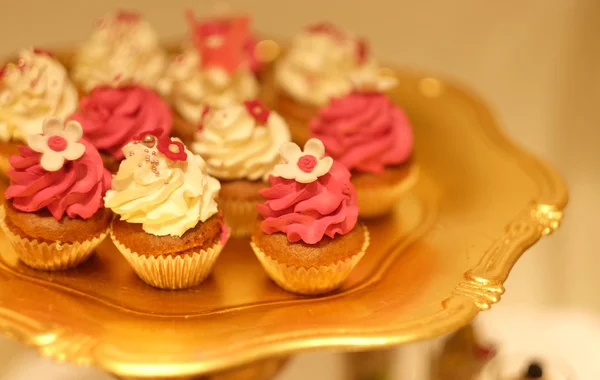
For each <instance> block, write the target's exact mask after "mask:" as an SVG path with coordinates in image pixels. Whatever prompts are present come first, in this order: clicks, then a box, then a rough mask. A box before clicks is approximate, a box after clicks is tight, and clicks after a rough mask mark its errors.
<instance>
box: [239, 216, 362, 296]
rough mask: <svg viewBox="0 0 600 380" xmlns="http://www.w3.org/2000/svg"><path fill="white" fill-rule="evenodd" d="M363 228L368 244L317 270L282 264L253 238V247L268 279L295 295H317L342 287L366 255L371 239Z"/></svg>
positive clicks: (251, 243)
mask: <svg viewBox="0 0 600 380" xmlns="http://www.w3.org/2000/svg"><path fill="white" fill-rule="evenodd" d="M360 227H362V228H363V231H364V234H365V241H364V243H363V245H362V247H361V249H360V251H359V252H357V253H356V254H354V255H352V256H350V257H348V258H347V259H345V260H339V261H337V262H335V263H332V264H330V265H322V266H320V267H318V268H315V267H311V268H305V267H296V266H293V265H286V264H284V263H280V262H279V261H277V260H275V259H273V258H271V257H270V256H268V255H267V254H266V253H265V252H264V251H263V250H261V249H260V247H258V245H257V244H256V242H255V241H254V239H252V241H251V242H250V245H251V246H252V250H254V253H255V254H256V257H258V260H259V261H260V263H261V264H262V266H263V268H264V269H265V271H266V272H267V274H268V275H269V277H271V279H272V280H273V281H275V283H276V284H277V285H279V286H280V287H282V288H283V289H285V290H287V291H289V292H292V293H298V294H306V295H318V294H324V293H328V292H330V291H332V290H335V289H337V288H339V287H340V286H341V285H342V284H343V283H344V281H346V279H347V278H348V276H349V275H350V272H352V270H353V269H354V267H355V266H356V264H358V262H359V261H360V259H362V257H363V256H364V255H365V252H366V251H367V248H368V247H369V243H370V242H371V237H370V234H369V230H368V229H367V227H366V226H365V225H362V224H361V225H360Z"/></svg>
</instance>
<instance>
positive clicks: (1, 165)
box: [0, 154, 10, 175]
mask: <svg viewBox="0 0 600 380" xmlns="http://www.w3.org/2000/svg"><path fill="white" fill-rule="evenodd" d="M8 169H10V162H9V161H8V156H5V155H3V154H0V173H2V174H4V175H7V173H8Z"/></svg>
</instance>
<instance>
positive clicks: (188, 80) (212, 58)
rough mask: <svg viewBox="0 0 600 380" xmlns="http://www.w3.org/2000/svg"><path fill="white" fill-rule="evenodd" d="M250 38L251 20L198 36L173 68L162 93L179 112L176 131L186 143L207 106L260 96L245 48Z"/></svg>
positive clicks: (169, 69)
mask: <svg viewBox="0 0 600 380" xmlns="http://www.w3.org/2000/svg"><path fill="white" fill-rule="evenodd" d="M249 35H250V30H249V20H248V19H247V18H237V19H233V20H231V21H230V23H229V27H228V28H226V29H222V30H219V31H218V32H215V33H195V34H194V35H193V36H192V37H193V42H194V43H193V45H192V46H191V47H189V48H188V49H186V50H185V51H184V52H183V53H182V54H181V55H179V56H178V57H176V58H175V59H174V61H173V62H172V63H171V64H170V65H169V68H168V69H167V73H166V75H165V78H164V79H163V81H162V83H161V88H160V90H161V92H162V94H163V95H164V96H165V97H166V98H167V99H168V101H169V102H170V103H171V105H172V107H173V110H174V111H175V112H174V113H175V115H174V125H173V128H174V130H175V132H176V133H177V134H178V135H179V137H181V138H182V139H184V141H186V142H187V141H190V140H191V139H192V138H193V135H194V133H195V131H196V129H197V127H198V125H199V123H200V121H201V118H202V112H203V110H204V107H205V106H209V107H219V108H220V107H225V106H227V105H230V104H239V103H242V102H243V101H245V100H249V99H254V98H256V96H257V95H258V91H259V86H258V82H257V80H256V77H255V75H254V73H253V72H252V70H251V67H250V62H249V60H248V58H247V52H246V48H245V45H246V43H247V40H248V38H249Z"/></svg>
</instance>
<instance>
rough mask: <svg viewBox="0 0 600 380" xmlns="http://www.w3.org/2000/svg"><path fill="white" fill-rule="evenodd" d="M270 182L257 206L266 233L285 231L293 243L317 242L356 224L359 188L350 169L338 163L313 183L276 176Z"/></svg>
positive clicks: (262, 192) (344, 232)
mask: <svg viewBox="0 0 600 380" xmlns="http://www.w3.org/2000/svg"><path fill="white" fill-rule="evenodd" d="M269 182H270V184H271V187H269V188H266V189H263V190H261V191H260V193H261V195H262V196H263V197H265V199H266V202H265V203H264V204H259V205H257V207H258V212H259V213H260V214H261V215H262V217H263V218H264V220H263V221H262V223H261V229H262V231H263V232H264V233H266V234H272V233H275V232H283V233H285V234H286V235H287V238H288V240H289V241H290V242H292V243H295V242H297V241H300V240H302V241H303V242H305V243H307V244H316V243H318V242H319V241H321V240H322V239H323V237H324V236H325V235H327V236H329V237H330V238H333V237H334V236H335V234H340V235H345V234H347V233H348V232H350V231H351V230H352V229H353V228H354V226H355V225H356V221H357V219H358V206H357V205H356V189H355V188H354V185H352V183H351V182H350V172H349V171H348V169H346V168H345V167H344V166H343V165H342V164H340V163H338V162H334V163H333V166H332V167H331V169H330V170H329V173H327V174H325V175H323V176H321V177H319V178H318V179H317V180H316V181H314V182H311V183H299V182H296V181H295V180H293V179H285V178H282V177H276V176H271V177H270V178H269Z"/></svg>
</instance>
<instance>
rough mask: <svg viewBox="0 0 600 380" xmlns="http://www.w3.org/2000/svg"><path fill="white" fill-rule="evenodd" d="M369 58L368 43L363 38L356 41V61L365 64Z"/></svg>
mask: <svg viewBox="0 0 600 380" xmlns="http://www.w3.org/2000/svg"><path fill="white" fill-rule="evenodd" d="M368 56H369V45H367V41H366V40H365V39H363V38H361V39H360V40H358V41H356V60H357V62H358V63H359V64H363V63H365V61H366V60H367V57H368Z"/></svg>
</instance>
